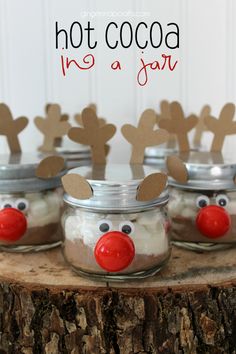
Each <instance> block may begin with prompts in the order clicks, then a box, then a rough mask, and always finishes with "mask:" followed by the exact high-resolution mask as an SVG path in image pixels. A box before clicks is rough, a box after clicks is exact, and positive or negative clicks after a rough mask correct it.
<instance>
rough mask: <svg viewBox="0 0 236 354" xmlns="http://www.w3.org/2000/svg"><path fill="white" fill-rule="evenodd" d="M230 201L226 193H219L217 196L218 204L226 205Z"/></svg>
mask: <svg viewBox="0 0 236 354" xmlns="http://www.w3.org/2000/svg"><path fill="white" fill-rule="evenodd" d="M228 203H229V198H228V197H227V195H225V194H219V195H217V197H216V204H217V205H219V206H221V207H225V206H226V205H227V204H228Z"/></svg>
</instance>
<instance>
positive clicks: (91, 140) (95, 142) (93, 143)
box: [68, 108, 116, 164]
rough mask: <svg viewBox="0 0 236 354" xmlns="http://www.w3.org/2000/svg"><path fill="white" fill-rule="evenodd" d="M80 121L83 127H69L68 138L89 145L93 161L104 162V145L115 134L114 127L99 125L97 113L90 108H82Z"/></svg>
mask: <svg viewBox="0 0 236 354" xmlns="http://www.w3.org/2000/svg"><path fill="white" fill-rule="evenodd" d="M82 121H83V127H84V128H77V127H73V128H71V129H70V130H69V133H68V136H69V138H70V139H71V140H73V141H75V142H77V143H80V144H84V145H89V146H90V147H91V150H92V161H93V163H98V164H104V163H105V162H106V149H105V145H106V142H107V141H108V140H110V139H111V138H112V137H113V135H114V134H115V132H116V127H115V126H114V125H113V124H105V125H103V126H100V124H99V121H98V118H97V115H96V113H95V111H94V110H93V109H91V108H85V109H84V110H83V112H82Z"/></svg>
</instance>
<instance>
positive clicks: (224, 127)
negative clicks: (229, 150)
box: [204, 103, 236, 151]
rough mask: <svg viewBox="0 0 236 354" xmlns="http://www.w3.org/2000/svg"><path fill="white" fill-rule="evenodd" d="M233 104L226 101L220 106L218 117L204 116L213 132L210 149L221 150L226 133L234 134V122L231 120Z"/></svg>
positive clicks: (235, 130)
mask: <svg viewBox="0 0 236 354" xmlns="http://www.w3.org/2000/svg"><path fill="white" fill-rule="evenodd" d="M234 113H235V105H234V104H233V103H227V104H225V105H224V107H223V108H222V110H221V112H220V115H219V118H218V119H217V118H215V117H212V116H207V117H205V119H204V121H205V124H206V126H207V128H208V129H209V130H210V131H211V132H212V133H213V134H214V139H213V142H212V145H211V151H221V149H222V147H223V144H224V140H225V137H226V135H232V134H236V122H233V118H234Z"/></svg>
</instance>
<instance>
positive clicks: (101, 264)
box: [62, 164, 170, 281]
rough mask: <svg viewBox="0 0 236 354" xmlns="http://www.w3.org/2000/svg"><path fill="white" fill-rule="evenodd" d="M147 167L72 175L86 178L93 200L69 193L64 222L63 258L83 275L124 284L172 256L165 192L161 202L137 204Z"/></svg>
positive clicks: (106, 168)
mask: <svg viewBox="0 0 236 354" xmlns="http://www.w3.org/2000/svg"><path fill="white" fill-rule="evenodd" d="M153 172H156V170H154V169H153V168H151V167H148V166H144V167H143V166H138V171H137V170H136V171H135V172H134V166H132V167H131V166H130V165H118V164H117V165H112V164H110V165H107V166H93V167H79V168H77V169H73V170H71V171H69V173H73V174H74V173H75V174H79V175H81V176H83V177H85V178H86V180H87V181H88V183H89V184H90V186H91V188H92V190H93V196H92V197H91V198H90V199H86V200H79V199H74V198H73V197H71V196H70V195H68V194H65V196H64V201H65V204H66V207H65V212H64V215H63V219H62V224H63V229H64V242H63V254H64V257H65V259H66V261H67V263H68V264H69V265H70V266H71V267H72V268H73V270H75V271H76V272H77V273H79V274H80V275H84V276H87V277H91V278H95V279H100V280H113V281H122V280H129V279H139V278H145V277H147V276H150V275H154V274H155V273H157V272H158V271H159V270H160V269H161V268H162V266H163V265H164V264H165V263H166V261H167V260H168V258H169V256H170V245H169V236H168V234H169V225H170V224H169V219H168V216H167V211H166V205H167V202H168V192H167V189H166V187H165V189H164V190H163V192H162V193H161V195H160V196H159V197H158V198H157V199H153V200H151V201H148V202H140V201H137V200H136V194H137V188H138V186H139V184H140V182H141V181H142V180H143V179H144V177H145V176H147V175H149V174H151V173H153Z"/></svg>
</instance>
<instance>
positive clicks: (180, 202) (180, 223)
mask: <svg viewBox="0 0 236 354" xmlns="http://www.w3.org/2000/svg"><path fill="white" fill-rule="evenodd" d="M181 158H182V160H183V161H184V163H185V166H186V167H187V171H188V181H187V182H186V183H185V184H184V183H178V182H177V181H175V180H174V179H173V178H170V180H169V184H170V186H172V187H170V202H169V205H168V209H169V215H170V218H171V221H172V228H171V230H172V231H171V237H172V240H173V243H174V244H175V245H177V246H180V247H185V248H188V249H194V250H206V251H211V250H216V249H223V248H228V247H232V246H234V245H236V185H235V182H234V179H235V175H236V162H235V161H234V160H233V159H231V158H229V157H227V156H224V157H223V156H222V155H221V154H220V153H207V152H205V153H204V152H198V153H193V152H191V153H189V154H185V156H184V155H182V156H181Z"/></svg>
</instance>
